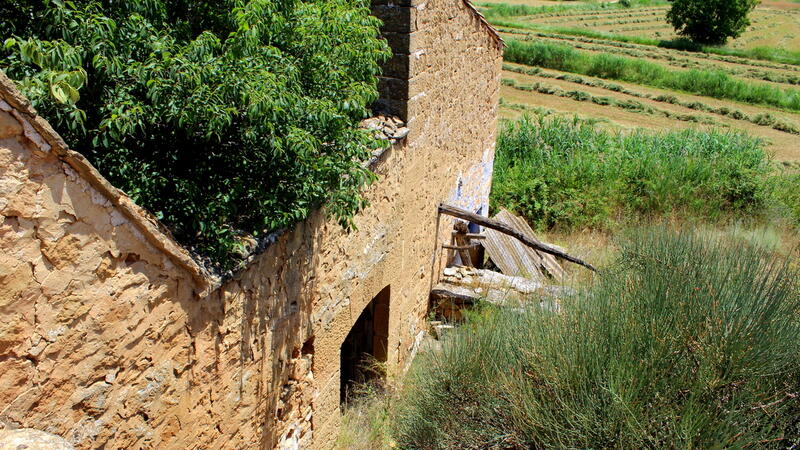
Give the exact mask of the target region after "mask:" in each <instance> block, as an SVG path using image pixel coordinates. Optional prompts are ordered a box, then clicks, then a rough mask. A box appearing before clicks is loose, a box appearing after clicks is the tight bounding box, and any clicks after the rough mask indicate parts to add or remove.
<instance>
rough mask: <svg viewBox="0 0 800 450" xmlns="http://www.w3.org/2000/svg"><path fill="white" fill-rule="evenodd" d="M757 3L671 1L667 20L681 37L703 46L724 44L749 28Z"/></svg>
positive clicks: (740, 0)
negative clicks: (749, 17) (749, 16)
mask: <svg viewBox="0 0 800 450" xmlns="http://www.w3.org/2000/svg"><path fill="white" fill-rule="evenodd" d="M756 5H758V0H672V7H671V8H670V10H669V11H668V12H667V20H669V22H670V23H671V24H672V26H674V27H675V30H676V31H677V32H678V34H681V35H684V36H688V37H689V38H691V39H692V40H693V41H695V42H698V43H702V44H715V45H717V44H724V43H725V41H727V40H728V38H731V37H733V38H736V37H739V36H740V35H741V34H742V32H744V30H745V29H746V28H747V26H748V25H750V19H748V17H747V15H748V14H750V12H751V11H752V10H753V9H755V7H756Z"/></svg>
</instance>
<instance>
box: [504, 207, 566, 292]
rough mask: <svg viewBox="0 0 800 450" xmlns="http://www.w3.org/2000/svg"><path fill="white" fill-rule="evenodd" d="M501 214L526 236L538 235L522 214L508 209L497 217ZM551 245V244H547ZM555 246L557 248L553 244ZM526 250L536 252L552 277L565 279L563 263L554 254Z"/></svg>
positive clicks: (506, 221) (507, 223)
mask: <svg viewBox="0 0 800 450" xmlns="http://www.w3.org/2000/svg"><path fill="white" fill-rule="evenodd" d="M500 214H503V219H502V221H503V222H505V223H506V225H510V226H513V227H514V228H516V229H517V231H519V232H521V233H523V234H525V235H526V236H530V237H535V236H536V235H535V234H534V232H533V228H531V226H530V225H528V222H526V221H525V219H523V218H522V217H520V216H517V215H514V214H513V213H511V212H510V211H508V210H505V209H502V210H501V211H500V213H498V214H497V215H496V216H495V218H498V216H500ZM547 245H550V244H547ZM553 248H556V247H555V246H553ZM526 251H528V252H530V253H535V254H536V256H537V257H538V258H539V264H540V267H541V268H543V269H544V270H545V271H546V272H547V273H549V274H550V276H551V277H553V278H554V279H556V280H558V281H562V280H563V279H564V275H566V272H564V268H563V267H561V264H559V263H558V261H556V258H555V257H554V256H553V255H549V254H547V253H543V252H539V251H537V250H533V249H531V248H526Z"/></svg>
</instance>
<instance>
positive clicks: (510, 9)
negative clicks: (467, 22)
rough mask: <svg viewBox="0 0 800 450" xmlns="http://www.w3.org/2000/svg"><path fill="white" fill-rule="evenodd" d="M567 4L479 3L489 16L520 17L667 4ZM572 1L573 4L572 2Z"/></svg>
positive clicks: (641, 0) (638, 0) (640, 0)
mask: <svg viewBox="0 0 800 450" xmlns="http://www.w3.org/2000/svg"><path fill="white" fill-rule="evenodd" d="M565 3H566V4H560V5H559V4H556V5H544V6H529V5H511V4H508V3H478V6H480V7H481V9H483V10H484V13H485V15H486V17H487V18H495V17H518V16H532V15H539V14H553V13H564V12H568V11H594V10H609V9H623V8H630V7H637V6H652V5H666V4H668V2H667V1H666V0H624V2H615V3H608V2H565ZM570 3H572V4H570Z"/></svg>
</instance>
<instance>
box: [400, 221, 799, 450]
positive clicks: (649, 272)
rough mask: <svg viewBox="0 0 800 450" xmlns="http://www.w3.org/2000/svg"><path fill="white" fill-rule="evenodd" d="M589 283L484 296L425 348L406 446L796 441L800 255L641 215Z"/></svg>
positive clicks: (409, 389)
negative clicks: (561, 291) (436, 347)
mask: <svg viewBox="0 0 800 450" xmlns="http://www.w3.org/2000/svg"><path fill="white" fill-rule="evenodd" d="M620 247H621V254H620V256H619V263H618V264H616V265H614V266H613V269H610V270H608V271H606V272H605V273H603V274H602V276H601V277H599V278H598V279H597V281H596V282H595V284H594V286H592V287H591V288H590V289H588V290H585V291H580V292H578V294H576V295H575V296H574V297H571V298H567V299H564V300H563V303H562V305H561V311H560V312H553V311H552V308H544V307H538V306H534V305H538V302H537V301H535V300H534V301H531V302H530V303H529V304H528V306H526V307H524V308H504V309H501V310H489V311H488V312H486V313H484V314H483V315H482V316H480V317H479V318H477V319H473V320H472V321H471V322H468V323H467V324H466V325H465V326H462V327H460V329H458V330H456V331H455V332H454V333H453V334H452V335H450V336H449V337H448V339H447V340H445V342H444V345H443V348H442V349H441V351H434V352H432V353H427V354H422V355H420V356H418V357H417V360H416V361H415V362H414V364H413V366H412V368H411V370H410V372H409V374H408V376H407V378H406V380H405V382H404V390H403V392H402V393H401V394H402V395H400V397H399V401H398V403H397V404H396V408H397V413H396V415H397V417H396V418H395V427H394V428H395V429H394V434H395V438H396V439H397V441H398V444H399V447H401V448H426V449H435V448H622V449H628V448H748V447H756V448H763V447H764V446H768V447H775V448H793V447H792V446H793V445H795V446H796V445H798V443H800V420H799V419H798V418H800V402H798V395H800V354H798V352H797V349H798V346H800V320H799V319H800V292H798V285H797V276H798V275H800V274H798V273H797V272H796V270H793V269H790V268H789V266H787V265H786V264H785V263H784V261H781V260H777V259H775V257H774V256H773V253H771V251H768V250H764V249H763V248H761V247H756V246H751V245H748V244H746V243H742V242H733V241H729V240H721V239H711V238H709V237H708V236H703V235H699V234H695V233H692V232H687V231H684V232H682V233H677V232H670V231H663V230H662V231H657V230H654V229H653V230H636V233H635V234H631V235H630V237H629V238H628V239H627V240H623V241H622V242H621V243H620Z"/></svg>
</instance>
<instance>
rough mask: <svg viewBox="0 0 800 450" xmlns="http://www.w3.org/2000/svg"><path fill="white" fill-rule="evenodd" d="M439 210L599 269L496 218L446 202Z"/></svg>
mask: <svg viewBox="0 0 800 450" xmlns="http://www.w3.org/2000/svg"><path fill="white" fill-rule="evenodd" d="M439 212H440V213H442V214H447V215H448V216H453V217H458V218H459V219H464V220H468V221H470V222H472V223H476V224H478V225H481V226H484V227H486V228H490V229H493V230H497V231H499V232H501V233H503V234H507V235H509V236H512V237H514V238H516V239H518V240H520V241H521V242H522V243H523V244H525V245H527V246H528V247H531V248H533V249H536V250H539V251H540V252H544V253H547V254H550V255H553V256H558V257H559V258H561V259H565V260H567V261H569V262H573V263H575V264H579V265H581V266H583V267H586V268H587V269H589V270H592V271H594V272H596V271H597V269H595V267H594V266H593V265H591V264H589V263H588V262H586V261H584V260H582V259H580V258H577V257H575V256H572V255H569V254H567V253H566V252H564V251H562V250H559V249H557V248H555V247H553V246H551V245H547V244H544V243H542V242H540V241H538V240H537V239H536V238H535V237H533V236H530V237H529V236H525V235H524V234H522V233H520V232H519V231H517V230H515V229H513V228H511V227H509V226H508V225H506V224H504V223H501V222H498V221H496V220H492V219H489V218H487V217H483V216H480V215H478V214H474V213H471V212H469V211H467V210H464V209H461V208H456V207H455V206H450V205H445V204H444V203H441V204H439Z"/></svg>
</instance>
